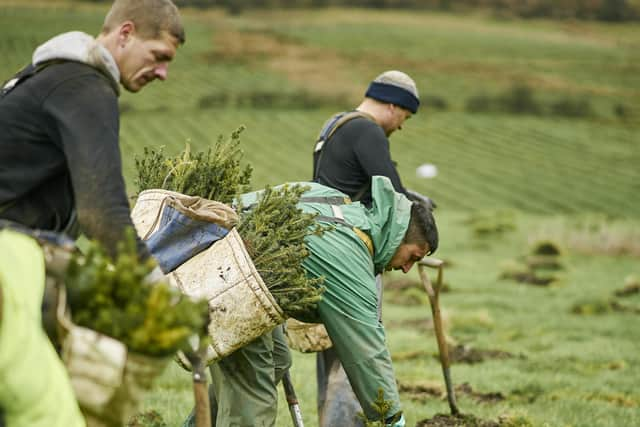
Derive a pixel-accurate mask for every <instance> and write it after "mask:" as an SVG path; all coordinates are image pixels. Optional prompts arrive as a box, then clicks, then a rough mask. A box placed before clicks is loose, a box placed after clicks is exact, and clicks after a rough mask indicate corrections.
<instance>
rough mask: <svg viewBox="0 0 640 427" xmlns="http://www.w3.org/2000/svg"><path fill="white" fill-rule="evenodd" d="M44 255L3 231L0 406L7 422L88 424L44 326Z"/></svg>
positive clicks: (59, 426)
mask: <svg viewBox="0 0 640 427" xmlns="http://www.w3.org/2000/svg"><path fill="white" fill-rule="evenodd" d="M44 273H45V269H44V257H43V253H42V249H41V248H40V247H39V246H38V244H37V243H36V242H35V241H34V240H33V239H31V238H30V237H27V236H25V235H23V234H19V233H16V232H13V231H9V230H0V291H1V292H2V298H0V302H1V304H2V310H1V312H2V318H1V319H0V408H1V409H2V411H3V412H4V417H5V425H6V426H7V427H84V426H85V421H84V418H83V417H82V414H81V412H80V409H79V407H78V403H77V401H76V399H75V396H74V394H73V390H72V388H71V383H70V381H69V377H68V376H67V372H66V370H65V368H64V366H63V364H62V362H61V360H60V359H59V358H58V355H57V354H56V351H55V350H54V348H53V346H52V345H51V343H50V342H49V339H48V338H47V336H46V334H45V332H44V330H43V329H42V323H41V314H40V305H41V303H42V296H43V292H44V283H45V274H44Z"/></svg>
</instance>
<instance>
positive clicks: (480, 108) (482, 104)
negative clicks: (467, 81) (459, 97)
mask: <svg viewBox="0 0 640 427" xmlns="http://www.w3.org/2000/svg"><path fill="white" fill-rule="evenodd" d="M465 109H466V110H467V111H468V112H470V113H486V112H489V111H492V110H493V109H494V103H493V100H492V99H491V97H489V96H488V95H476V96H472V97H471V98H469V99H467V105H466V107H465Z"/></svg>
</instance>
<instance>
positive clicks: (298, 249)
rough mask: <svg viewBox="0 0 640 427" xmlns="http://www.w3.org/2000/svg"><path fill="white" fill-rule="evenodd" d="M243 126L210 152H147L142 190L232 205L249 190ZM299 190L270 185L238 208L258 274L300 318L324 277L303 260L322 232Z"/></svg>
mask: <svg viewBox="0 0 640 427" xmlns="http://www.w3.org/2000/svg"><path fill="white" fill-rule="evenodd" d="M243 130H244V127H240V128H239V129H237V130H236V131H234V132H233V133H232V134H231V137H230V138H227V139H224V138H223V137H222V136H220V137H219V138H218V140H217V143H216V144H215V146H214V147H213V148H210V149H209V150H208V151H207V152H206V153H204V152H196V153H194V152H192V151H191V148H190V146H189V145H187V146H186V148H185V150H183V152H182V153H180V154H179V155H177V156H176V157H166V156H165V155H164V153H163V151H162V149H160V150H149V149H145V150H144V157H143V158H142V159H136V161H135V163H136V169H137V171H138V178H137V184H138V187H139V191H143V190H147V189H152V188H159V189H165V190H171V191H176V192H179V193H182V194H187V195H190V196H200V197H203V198H206V199H210V200H216V201H219V202H222V203H226V204H229V205H232V204H233V203H234V201H235V200H238V199H239V196H240V194H241V193H245V192H247V191H248V190H249V184H250V180H251V173H252V168H251V166H249V165H247V166H244V167H243V166H242V165H241V160H242V154H243V153H242V151H241V150H240V147H239V144H240V133H241V132H242V131H243ZM304 190H305V189H304V188H301V187H289V186H286V185H285V186H282V187H279V188H276V189H274V188H270V187H267V188H266V189H265V190H264V191H263V192H262V194H261V196H260V198H259V200H258V201H257V203H256V204H255V206H251V207H250V209H243V208H242V207H240V208H239V209H238V210H239V212H240V221H239V224H238V226H237V227H238V233H239V234H240V236H241V237H242V239H243V241H244V243H245V246H246V247H247V250H248V252H249V256H250V257H251V259H252V261H253V263H254V265H255V267H256V269H257V271H258V273H259V274H260V276H261V277H262V279H263V281H264V283H265V284H266V286H267V288H268V289H269V291H270V293H271V294H272V295H273V297H274V298H275V300H276V302H277V303H278V305H279V306H280V308H281V309H282V310H283V311H284V312H285V314H286V315H287V316H292V317H296V316H298V315H303V314H304V313H308V312H309V311H310V310H312V309H313V308H315V306H316V305H317V303H318V301H319V300H320V295H321V293H322V291H323V288H322V286H321V283H322V279H311V278H308V277H307V275H306V272H305V270H304V268H303V267H302V262H303V261H304V259H305V258H306V257H307V256H308V255H309V253H308V251H307V249H306V247H305V244H304V239H305V237H306V236H308V235H310V234H314V233H316V234H318V233H322V231H323V230H324V228H323V227H320V226H318V225H317V224H316V223H315V221H314V219H313V218H314V215H311V214H305V213H303V212H302V211H301V210H300V209H299V208H298V207H297V203H298V200H299V198H300V196H301V194H302V193H303V192H304Z"/></svg>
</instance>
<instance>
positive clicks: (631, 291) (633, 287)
mask: <svg viewBox="0 0 640 427" xmlns="http://www.w3.org/2000/svg"><path fill="white" fill-rule="evenodd" d="M636 294H640V283H631V284H629V285H627V286H625V287H624V288H622V289H618V290H617V291H615V296H617V297H628V296H631V295H636Z"/></svg>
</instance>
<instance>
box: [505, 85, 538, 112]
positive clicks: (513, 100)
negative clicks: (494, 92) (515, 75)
mask: <svg viewBox="0 0 640 427" xmlns="http://www.w3.org/2000/svg"><path fill="white" fill-rule="evenodd" d="M499 102H500V106H501V107H502V109H503V110H504V111H507V112H511V113H516V114H540V113H541V112H542V108H541V107H540V105H539V104H538V102H537V101H536V100H535V98H534V96H533V90H532V89H531V88H530V87H529V86H526V85H521V84H518V85H514V86H512V87H511V89H509V90H508V91H507V92H506V93H505V94H504V95H503V96H502V97H501V98H500V99H499Z"/></svg>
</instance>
